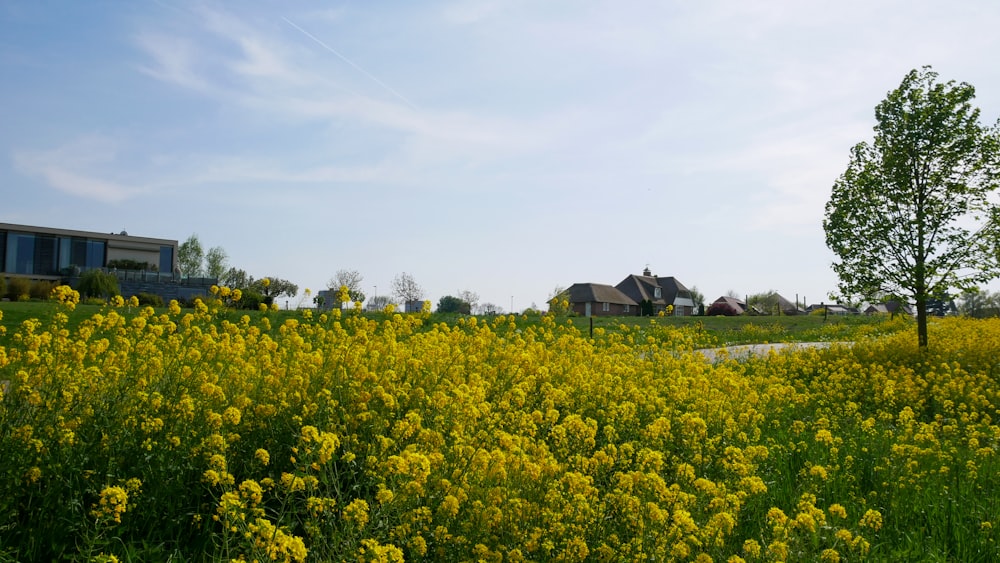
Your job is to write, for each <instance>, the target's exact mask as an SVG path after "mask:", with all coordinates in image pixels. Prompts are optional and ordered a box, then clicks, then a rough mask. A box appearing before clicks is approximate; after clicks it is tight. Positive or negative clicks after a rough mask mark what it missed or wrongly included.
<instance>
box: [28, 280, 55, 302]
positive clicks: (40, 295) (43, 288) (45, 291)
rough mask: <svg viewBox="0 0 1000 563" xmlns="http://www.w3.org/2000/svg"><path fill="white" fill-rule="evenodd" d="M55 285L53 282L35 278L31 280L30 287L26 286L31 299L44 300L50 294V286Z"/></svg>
mask: <svg viewBox="0 0 1000 563" xmlns="http://www.w3.org/2000/svg"><path fill="white" fill-rule="evenodd" d="M55 286H56V284H55V282H50V281H43V280H35V281H33V282H31V287H29V288H28V295H30V296H31V298H32V299H38V300H39V301H44V300H46V299H48V298H49V296H50V295H51V294H52V288H54V287H55Z"/></svg>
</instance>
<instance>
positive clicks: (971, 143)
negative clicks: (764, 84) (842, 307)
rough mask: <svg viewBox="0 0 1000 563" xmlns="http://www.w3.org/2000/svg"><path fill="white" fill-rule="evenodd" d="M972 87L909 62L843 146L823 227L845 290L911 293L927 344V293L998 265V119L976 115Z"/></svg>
mask: <svg viewBox="0 0 1000 563" xmlns="http://www.w3.org/2000/svg"><path fill="white" fill-rule="evenodd" d="M974 98H975V89H974V88H973V87H972V86H971V85H969V84H966V83H961V84H955V82H954V81H949V82H946V83H943V84H942V83H938V82H937V73H935V72H933V71H931V70H930V67H924V68H923V69H922V70H913V71H911V72H910V73H909V74H907V75H906V76H905V77H904V78H903V82H902V83H901V84H900V86H899V87H898V88H897V89H895V90H893V91H891V92H889V93H888V95H887V97H886V99H885V100H883V101H882V102H881V103H880V104H879V105H878V106H877V107H876V108H875V119H876V122H877V124H876V125H875V140H874V143H873V144H870V145H869V144H868V143H865V142H862V143H859V144H858V145H856V146H855V147H854V148H853V149H852V150H851V157H850V162H849V164H848V168H847V171H845V172H844V173H843V174H842V175H841V176H840V178H838V179H837V181H836V182H835V183H834V185H833V193H832V194H831V196H830V200H829V201H828V202H827V204H826V215H825V219H824V221H823V228H824V230H825V232H826V243H827V246H829V247H830V249H831V250H832V251H833V252H834V254H835V255H836V256H837V261H836V262H834V264H833V270H834V271H835V272H836V273H837V276H838V277H839V278H840V283H839V288H840V291H841V292H842V293H843V294H844V295H858V296H861V297H864V298H870V297H871V296H872V295H873V294H875V293H877V292H882V293H884V294H888V295H892V296H894V297H896V298H899V299H903V300H907V301H909V300H912V301H913V302H915V303H916V316H917V343H918V345H919V346H920V348H922V349H923V348H926V347H927V314H928V302H929V301H930V300H932V299H943V298H945V296H946V295H947V294H948V293H949V291H950V290H951V289H959V290H964V289H968V288H972V287H975V286H976V285H977V284H979V283H982V282H985V281H988V280H989V279H991V278H992V277H994V276H995V275H996V274H997V272H998V271H1000V263H998V255H997V250H998V244H997V241H998V238H1000V233H998V230H1000V209H998V208H997V206H996V204H994V203H992V202H991V201H990V199H989V198H990V196H991V195H992V194H993V193H995V192H996V190H997V187H998V183H1000V159H998V151H1000V148H998V147H1000V139H998V133H997V128H996V127H984V126H981V125H980V124H979V109H977V108H974V107H973V106H972V100H973V99H974Z"/></svg>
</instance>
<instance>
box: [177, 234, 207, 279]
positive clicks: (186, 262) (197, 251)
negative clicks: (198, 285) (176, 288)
mask: <svg viewBox="0 0 1000 563" xmlns="http://www.w3.org/2000/svg"><path fill="white" fill-rule="evenodd" d="M204 260H205V251H204V250H203V249H202V247H201V241H200V240H198V235H197V234H193V235H191V236H190V237H188V239H187V240H186V241H184V242H182V243H181V244H180V246H178V247H177V264H178V265H179V266H180V268H181V272H183V273H184V275H186V276H188V277H192V278H199V277H201V276H202V275H203V268H202V262H203V261H204Z"/></svg>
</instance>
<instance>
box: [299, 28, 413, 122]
mask: <svg viewBox="0 0 1000 563" xmlns="http://www.w3.org/2000/svg"><path fill="white" fill-rule="evenodd" d="M281 19H283V20H285V23H287V24H288V25H290V26H292V27H294V28H295V29H297V30H299V31H300V32H302V34H303V35H305V36H306V37H308V38H309V39H312V40H313V41H315V42H316V43H318V44H319V46H320V47H323V48H324V49H326V50H327V51H330V52H331V53H333V54H334V55H337V57H338V58H339V59H340V60H342V61H344V62H345V63H347V64H349V65H351V66H352V67H354V68H355V69H357V71H358V72H360V73H362V74H364V75H365V76H367V77H368V78H370V79H372V80H373V81H374V82H375V83H376V84H378V85H379V86H381V87H383V88H385V89H386V90H387V91H388V92H389V93H390V94H392V95H393V96H396V97H397V98H399V99H400V100H402V101H403V103H405V104H406V105H408V106H410V108H412V109H417V106H415V105H413V103H412V102H410V100H407V99H406V97H405V96H403V95H402V94H400V93H399V92H397V91H395V90H393V89H392V87H390V86H389V85H388V84H386V83H385V82H382V81H381V80H379V79H378V78H375V77H374V76H372V74H371V73H370V72H368V71H367V70H365V69H363V68H361V67H360V66H358V65H356V64H354V61H352V60H351V59H348V58H347V57H345V56H344V55H341V54H340V53H338V52H337V50H336V49H334V48H333V47H331V46H329V45H327V44H326V43H323V42H322V41H320V39H319V38H318V37H316V36H315V35H313V34H311V33H309V32H308V31H306V30H304V29H302V28H301V27H299V26H297V25H295V22H293V21H292V20H290V19H288V18H286V17H284V16H282V17H281Z"/></svg>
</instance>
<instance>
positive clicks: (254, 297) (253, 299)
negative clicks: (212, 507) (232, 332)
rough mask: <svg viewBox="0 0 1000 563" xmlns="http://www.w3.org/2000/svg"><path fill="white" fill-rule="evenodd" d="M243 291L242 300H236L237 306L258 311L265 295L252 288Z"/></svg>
mask: <svg viewBox="0 0 1000 563" xmlns="http://www.w3.org/2000/svg"><path fill="white" fill-rule="evenodd" d="M242 293H243V295H241V296H240V300H239V301H237V302H236V306H237V307H239V308H240V309H249V310H251V311H256V310H257V309H259V308H260V304H261V303H264V296H263V295H261V294H259V293H257V292H256V291H254V290H252V289H245V290H243V291H242Z"/></svg>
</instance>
